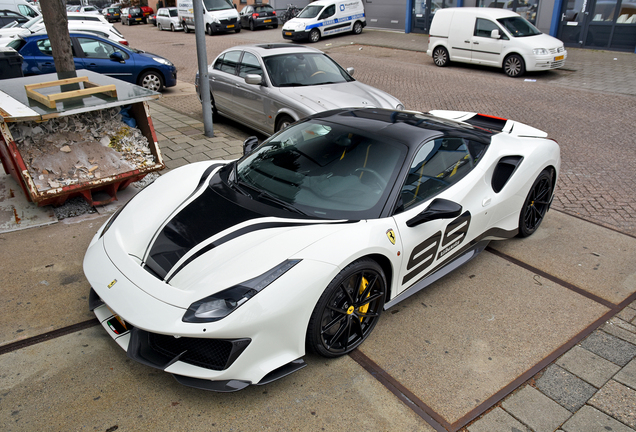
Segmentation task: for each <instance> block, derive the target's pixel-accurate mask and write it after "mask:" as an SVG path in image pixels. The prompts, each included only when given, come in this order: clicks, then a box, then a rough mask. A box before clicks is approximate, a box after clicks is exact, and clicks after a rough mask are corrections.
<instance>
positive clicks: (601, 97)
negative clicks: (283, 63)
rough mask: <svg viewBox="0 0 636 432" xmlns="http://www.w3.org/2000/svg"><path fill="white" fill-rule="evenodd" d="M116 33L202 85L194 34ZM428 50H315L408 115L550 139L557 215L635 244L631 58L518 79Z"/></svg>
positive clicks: (379, 46)
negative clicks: (439, 116)
mask: <svg viewBox="0 0 636 432" xmlns="http://www.w3.org/2000/svg"><path fill="white" fill-rule="evenodd" d="M116 26H117V27H118V28H119V29H120V30H121V31H122V33H123V34H124V35H125V37H126V38H127V39H128V40H129V42H130V44H131V46H133V47H135V48H138V49H143V50H145V51H148V52H153V53H157V54H160V55H162V56H164V57H166V58H168V59H170V60H171V61H172V62H173V63H174V64H175V65H176V66H177V69H178V79H179V81H182V82H187V83H194V77H195V74H196V70H197V58H196V46H195V36H194V34H192V33H189V34H185V33H183V32H176V33H172V32H169V31H158V30H157V28H156V27H153V26H151V25H137V26H122V25H121V24H119V23H118V24H116ZM205 41H206V52H207V60H208V64H209V63H211V62H212V61H213V60H214V58H216V56H217V55H218V54H219V53H220V52H221V51H223V50H224V49H226V48H229V47H232V46H236V45H241V44H247V43H269V42H271V43H281V42H286V41H285V40H283V39H282V36H281V34H280V30H274V29H268V30H261V31H256V32H250V31H248V30H243V31H241V32H240V33H227V34H220V35H216V36H213V37H210V36H207V35H206V37H205ZM361 43H369V44H373V45H362V44H361ZM426 44H427V37H426V36H425V35H416V34H411V35H396V34H393V33H387V32H380V31H371V30H365V32H363V34H362V35H360V36H354V35H345V36H341V37H335V38H328V39H323V40H321V41H320V42H318V43H317V44H315V45H313V46H315V47H316V48H319V49H322V50H324V51H325V52H327V53H328V54H329V55H330V56H331V57H332V58H334V59H335V60H336V61H337V62H339V63H340V64H341V65H342V66H344V67H349V66H353V67H355V78H356V79H358V80H360V81H362V82H364V83H366V84H370V85H372V86H375V87H378V88H380V89H382V90H385V91H387V92H389V93H391V94H393V95H394V96H396V97H398V98H399V99H400V100H402V102H403V103H404V105H405V106H406V107H407V109H414V110H420V111H429V110H432V109H448V110H461V111H472V112H480V113H484V114H490V115H495V116H500V117H504V118H510V119H514V120H517V121H521V122H523V123H527V124H529V125H532V126H534V127H537V128H539V129H541V130H544V131H546V132H548V133H549V135H550V137H551V138H553V139H556V140H557V141H558V142H559V144H560V145H561V155H562V159H563V165H562V168H561V178H560V180H559V182H558V187H557V193H556V198H555V202H554V204H553V206H554V208H556V209H559V210H562V211H564V212H566V213H568V214H571V215H574V216H578V217H582V218H584V219H586V220H590V221H593V222H595V223H598V224H601V225H603V226H606V227H610V228H614V229H617V230H619V231H621V232H624V233H627V234H630V235H636V180H635V176H634V175H633V168H632V167H633V166H634V165H636V148H635V147H634V140H633V137H634V136H636V123H635V122H633V121H628V118H627V117H629V116H628V115H627V113H633V112H635V111H636V98H635V97H634V95H636V85H634V81H633V80H632V78H630V76H632V75H633V74H634V71H633V69H634V63H636V62H635V61H634V55H633V54H626V53H611V52H610V53H603V52H594V51H591V50H570V53H569V59H570V61H569V63H566V67H565V68H564V69H563V70H556V71H549V72H540V73H529V74H527V75H526V76H524V77H523V78H520V79H511V78H508V77H506V76H505V75H504V74H503V73H501V72H500V71H498V70H496V69H493V68H486V67H475V66H467V65H458V64H453V65H452V66H451V67H447V68H438V67H436V66H434V64H433V62H432V60H431V59H430V57H428V56H426V54H425V52H424V51H425V49H426ZM389 46H393V47H394V48H390V47H389ZM396 47H397V48H399V49H396ZM609 61H614V63H613V64H610V63H609ZM595 89H600V90H595Z"/></svg>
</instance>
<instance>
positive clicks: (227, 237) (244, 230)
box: [166, 222, 314, 283]
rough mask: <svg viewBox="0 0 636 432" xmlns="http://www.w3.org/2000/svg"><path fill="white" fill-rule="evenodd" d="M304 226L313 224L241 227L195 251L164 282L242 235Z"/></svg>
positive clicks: (284, 223) (285, 223)
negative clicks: (206, 254)
mask: <svg viewBox="0 0 636 432" xmlns="http://www.w3.org/2000/svg"><path fill="white" fill-rule="evenodd" d="M304 225H314V224H311V223H305V222H297V223H294V222H263V223H256V224H254V225H250V226H247V227H243V228H240V229H237V230H236V231H233V232H231V233H229V234H227V235H224V236H223V237H220V238H218V239H216V240H215V241H213V242H212V243H210V244H209V245H207V246H204V247H202V248H201V249H200V250H198V251H196V252H195V253H194V254H192V255H191V256H190V257H189V258H188V259H186V260H185V261H184V262H182V263H181V265H179V268H177V269H176V270H175V271H174V272H173V273H172V274H171V275H170V277H169V278H168V279H166V282H167V283H169V282H170V281H171V280H172V278H173V277H175V276H176V275H177V273H179V272H180V271H181V270H183V269H184V268H185V267H186V266H187V265H188V264H190V263H191V262H192V261H194V260H195V259H197V258H199V257H200V256H201V255H203V254H205V253H207V252H209V251H211V250H212V249H214V248H215V247H218V246H221V245H222V244H223V243H227V242H229V241H230V240H234V239H235V238H238V237H240V236H242V235H245V234H249V233H251V232H254V231H260V230H263V229H270V228H288V227H298V226H304Z"/></svg>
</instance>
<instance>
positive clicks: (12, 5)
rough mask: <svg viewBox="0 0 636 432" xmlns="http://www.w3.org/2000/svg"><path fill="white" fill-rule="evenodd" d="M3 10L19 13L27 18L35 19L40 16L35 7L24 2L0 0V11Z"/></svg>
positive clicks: (19, 0) (20, 0) (23, 0)
mask: <svg viewBox="0 0 636 432" xmlns="http://www.w3.org/2000/svg"><path fill="white" fill-rule="evenodd" d="M4 9H7V10H11V11H14V12H18V13H21V14H22V15H24V16H25V17H27V18H35V17H37V16H40V15H41V13H40V11H39V10H37V8H36V7H35V6H32V5H30V4H29V3H28V2H26V1H25V0H0V10H4Z"/></svg>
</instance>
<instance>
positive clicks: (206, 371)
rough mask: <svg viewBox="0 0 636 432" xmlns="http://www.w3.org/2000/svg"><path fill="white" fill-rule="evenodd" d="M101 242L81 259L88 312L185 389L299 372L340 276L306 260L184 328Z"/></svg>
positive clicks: (126, 260)
mask: <svg viewBox="0 0 636 432" xmlns="http://www.w3.org/2000/svg"><path fill="white" fill-rule="evenodd" d="M108 234H110V231H109V232H108V233H107V234H106V235H105V236H104V237H107V236H108ZM104 237H102V238H95V239H94V240H93V242H91V246H89V249H88V250H87V252H86V256H85V258H84V273H85V274H86V277H87V279H88V280H89V282H90V284H91V286H92V287H93V288H92V292H91V296H90V300H89V302H90V307H91V309H92V310H93V312H94V313H95V315H96V316H97V318H98V320H99V321H100V323H101V324H102V326H103V327H104V329H105V330H106V332H107V333H108V334H109V335H110V336H111V337H112V338H113V339H114V340H115V342H116V343H117V344H118V345H119V346H120V347H121V348H122V349H124V350H125V351H126V352H127V354H128V356H129V357H130V358H132V359H134V360H136V361H138V362H140V363H143V364H146V365H148V366H151V367H155V368H158V369H161V370H163V371H165V372H168V373H171V374H173V375H175V377H176V378H177V380H178V381H179V382H182V383H183V384H185V385H189V386H193V387H197V388H202V389H207V390H215V391H235V390H239V389H240V388H243V387H245V386H247V385H249V384H266V383H268V382H271V381H273V380H274V379H278V378H281V377H283V376H285V375H287V374H289V373H291V372H294V371H296V370H298V369H300V368H302V367H304V362H302V361H299V359H300V357H302V356H303V355H304V354H305V334H306V331H307V325H308V321H309V317H310V315H311V313H312V311H313V308H314V306H315V304H316V303H317V301H318V298H319V297H320V295H321V294H322V291H323V290H324V287H325V286H326V282H325V280H331V278H333V277H335V275H336V274H337V271H338V269H337V268H336V267H335V266H332V265H329V264H325V263H321V262H316V261H311V260H304V261H302V262H301V263H300V264H299V265H297V266H296V267H294V268H293V269H291V270H289V271H288V273H286V274H285V277H283V278H280V279H279V280H277V281H276V282H274V283H272V284H271V285H270V286H268V287H267V288H265V289H264V290H263V292H261V293H259V294H258V295H257V296H255V297H253V298H252V299H250V300H249V301H248V302H246V303H245V304H244V305H242V306H241V307H240V308H238V309H237V310H236V311H234V312H233V313H232V314H230V315H228V316H227V317H225V318H224V319H222V320H220V321H216V322H208V323H186V322H183V320H182V318H183V316H184V314H185V311H186V309H184V308H183V307H177V306H174V305H172V304H168V303H166V302H164V301H161V300H159V299H158V298H156V297H154V296H153V295H151V294H150V293H156V292H160V291H161V290H160V289H159V288H160V287H159V286H158V285H165V284H164V282H162V281H160V280H159V279H156V278H155V277H153V276H152V275H150V274H149V273H148V272H146V271H145V270H144V269H143V268H142V267H141V266H139V265H138V264H137V263H136V262H135V261H133V260H132V259H131V258H130V257H129V256H127V255H126V254H125V253H124V252H123V251H111V255H114V254H118V255H119V256H118V258H117V259H115V260H114V261H113V260H111V258H110V256H109V254H108V253H107V252H106V250H105V247H104ZM111 242H113V239H111ZM111 244H112V243H111ZM301 264H302V265H301ZM120 269H121V270H120ZM133 281H135V282H133ZM300 281H302V282H303V284H302V286H303V289H299V282H300ZM327 283H328V282H327ZM155 285H157V289H153V286H155ZM141 287H143V289H142V288H141ZM170 288H172V289H174V290H176V291H178V289H177V288H174V287H170ZM188 294H190V295H192V293H186V292H183V296H184V298H188V297H187V296H188ZM188 302H190V300H187V301H186V302H185V303H188ZM239 382H240V383H239ZM228 383H229V384H228Z"/></svg>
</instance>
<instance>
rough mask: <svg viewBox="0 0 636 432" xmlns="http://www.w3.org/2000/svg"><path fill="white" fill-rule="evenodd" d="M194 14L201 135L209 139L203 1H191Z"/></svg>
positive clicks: (210, 133)
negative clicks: (201, 124) (201, 111)
mask: <svg viewBox="0 0 636 432" xmlns="http://www.w3.org/2000/svg"><path fill="white" fill-rule="evenodd" d="M192 13H193V14H194V36H195V42H196V44H197V59H198V62H199V92H200V94H201V106H202V109H203V129H204V132H203V134H204V135H205V136H206V137H208V138H211V137H213V136H214V124H213V123H212V105H211V103H210V79H209V78H208V53H207V51H206V49H205V23H204V22H203V1H202V0H192Z"/></svg>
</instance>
